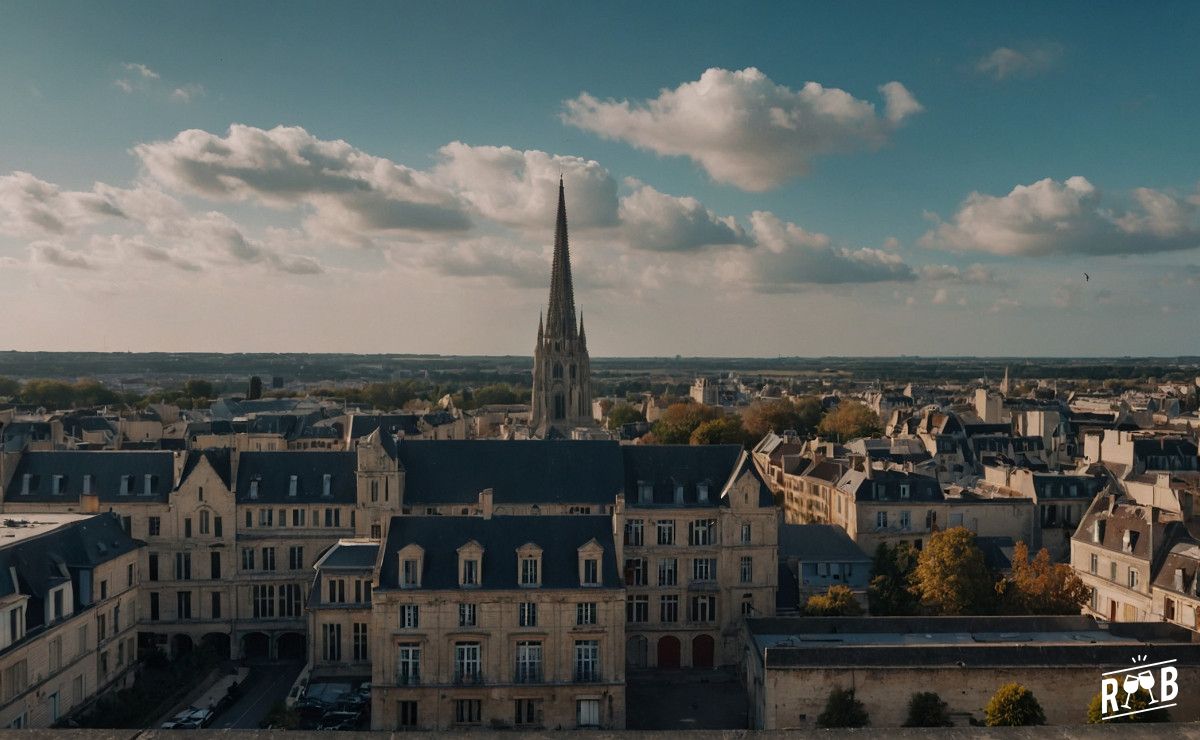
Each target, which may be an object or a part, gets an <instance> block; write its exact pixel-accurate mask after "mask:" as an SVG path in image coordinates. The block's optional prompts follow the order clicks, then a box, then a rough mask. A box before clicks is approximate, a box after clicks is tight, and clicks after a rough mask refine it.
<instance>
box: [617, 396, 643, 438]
mask: <svg viewBox="0 0 1200 740" xmlns="http://www.w3.org/2000/svg"><path fill="white" fill-rule="evenodd" d="M645 420H646V415H645V414H643V413H642V411H641V409H639V408H638V407H636V406H634V405H633V404H629V403H618V404H617V405H615V406H613V407H612V410H611V411H609V412H608V428H609V429H611V430H613V431H616V430H618V429H620V428H621V427H622V426H623V425H625V424H633V423H636V422H639V421H645Z"/></svg>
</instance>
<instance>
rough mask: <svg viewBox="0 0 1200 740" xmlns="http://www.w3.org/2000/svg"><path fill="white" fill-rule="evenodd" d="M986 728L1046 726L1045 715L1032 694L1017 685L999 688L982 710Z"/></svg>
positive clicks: (1012, 684)
mask: <svg viewBox="0 0 1200 740" xmlns="http://www.w3.org/2000/svg"><path fill="white" fill-rule="evenodd" d="M983 714H984V717H985V718H986V721H987V726H988V727H1025V726H1027V725H1044V724H1046V713H1045V712H1043V711H1042V705H1041V704H1039V703H1038V700H1037V697H1035V696H1034V695H1033V692H1032V691H1030V690H1029V689H1027V688H1025V687H1024V686H1022V685H1021V684H1019V683H1008V684H1005V685H1003V686H1001V687H1000V688H999V689H998V690H997V691H996V693H995V694H992V698H991V699H990V700H989V701H988V703H987V706H986V707H984V710H983Z"/></svg>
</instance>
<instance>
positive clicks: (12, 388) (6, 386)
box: [0, 378, 21, 398]
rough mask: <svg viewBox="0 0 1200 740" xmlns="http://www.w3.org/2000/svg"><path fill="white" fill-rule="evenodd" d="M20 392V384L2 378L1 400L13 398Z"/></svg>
mask: <svg viewBox="0 0 1200 740" xmlns="http://www.w3.org/2000/svg"><path fill="white" fill-rule="evenodd" d="M20 392H21V384H20V383H18V382H17V381H15V380H13V379H12V378H0V398H11V397H13V396H15V395H18V394H19V393H20Z"/></svg>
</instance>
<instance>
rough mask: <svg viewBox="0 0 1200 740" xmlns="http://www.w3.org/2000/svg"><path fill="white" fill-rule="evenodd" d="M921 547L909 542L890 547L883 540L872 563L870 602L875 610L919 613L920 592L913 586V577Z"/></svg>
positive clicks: (898, 614)
mask: <svg viewBox="0 0 1200 740" xmlns="http://www.w3.org/2000/svg"><path fill="white" fill-rule="evenodd" d="M917 554H918V553H917V551H916V550H914V549H913V548H912V547H910V546H909V545H904V544H901V545H896V546H895V547H888V546H887V544H885V543H882V542H881V543H879V547H877V548H875V559H874V562H873V563H872V564H871V574H872V575H871V583H870V585H869V586H868V587H867V605H868V606H869V607H870V609H871V614H872V615H874V616H880V617H902V616H909V615H912V614H916V613H917V606H918V602H917V596H916V594H914V593H913V592H912V590H911V589H910V588H909V578H910V577H911V575H912V572H913V570H914V569H915V568H916V567H917Z"/></svg>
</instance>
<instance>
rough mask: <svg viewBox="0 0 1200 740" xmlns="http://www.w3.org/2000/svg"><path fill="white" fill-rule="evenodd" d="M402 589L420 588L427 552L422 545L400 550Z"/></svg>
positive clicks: (408, 546) (409, 546)
mask: <svg viewBox="0 0 1200 740" xmlns="http://www.w3.org/2000/svg"><path fill="white" fill-rule="evenodd" d="M399 557H400V588H420V587H421V572H422V570H423V565H424V564H423V562H422V561H423V560H424V558H425V551H424V550H423V549H421V546H420V545H407V546H405V547H403V548H401V550H400V554H399Z"/></svg>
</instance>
